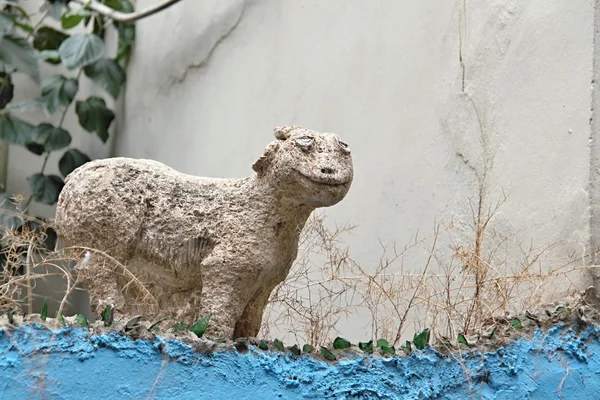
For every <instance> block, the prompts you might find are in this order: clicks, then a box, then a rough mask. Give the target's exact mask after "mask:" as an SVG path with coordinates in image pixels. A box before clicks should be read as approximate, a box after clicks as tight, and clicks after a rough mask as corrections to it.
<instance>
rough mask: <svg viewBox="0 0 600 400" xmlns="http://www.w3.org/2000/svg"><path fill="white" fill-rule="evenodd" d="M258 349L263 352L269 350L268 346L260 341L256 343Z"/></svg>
mask: <svg viewBox="0 0 600 400" xmlns="http://www.w3.org/2000/svg"><path fill="white" fill-rule="evenodd" d="M258 348H259V349H261V350H265V351H266V350H269V345H268V344H267V342H265V341H264V340H261V341H260V342H259V343H258Z"/></svg>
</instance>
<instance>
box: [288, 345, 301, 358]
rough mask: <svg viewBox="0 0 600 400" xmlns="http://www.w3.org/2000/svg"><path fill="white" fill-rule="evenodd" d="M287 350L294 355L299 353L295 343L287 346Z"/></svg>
mask: <svg viewBox="0 0 600 400" xmlns="http://www.w3.org/2000/svg"><path fill="white" fill-rule="evenodd" d="M288 350H289V351H290V353H292V354H293V355H295V356H299V355H300V349H299V348H298V345H297V344H295V345H293V346H292V347H288Z"/></svg>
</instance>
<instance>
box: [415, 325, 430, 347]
mask: <svg viewBox="0 0 600 400" xmlns="http://www.w3.org/2000/svg"><path fill="white" fill-rule="evenodd" d="M413 343H414V344H415V347H416V348H417V349H419V350H423V349H424V348H425V346H427V343H429V329H428V328H425V330H424V331H423V332H421V333H419V334H418V335H417V334H415V336H414V337H413Z"/></svg>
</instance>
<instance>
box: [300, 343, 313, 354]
mask: <svg viewBox="0 0 600 400" xmlns="http://www.w3.org/2000/svg"><path fill="white" fill-rule="evenodd" d="M314 349H315V348H314V347H312V345H310V344H305V345H304V346H302V352H304V353H312V351H313V350H314Z"/></svg>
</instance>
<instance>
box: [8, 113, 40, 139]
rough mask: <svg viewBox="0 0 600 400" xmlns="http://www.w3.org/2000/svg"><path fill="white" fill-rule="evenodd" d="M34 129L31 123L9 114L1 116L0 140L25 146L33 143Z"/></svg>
mask: <svg viewBox="0 0 600 400" xmlns="http://www.w3.org/2000/svg"><path fill="white" fill-rule="evenodd" d="M34 128H35V127H34V126H33V125H31V124H30V123H29V122H25V121H23V120H21V119H19V118H16V117H13V116H12V115H10V114H8V113H3V114H0V140H1V141H3V142H6V143H9V144H17V145H20V146H25V144H26V143H27V142H30V141H31V133H32V132H33V129H34Z"/></svg>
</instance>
